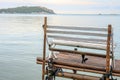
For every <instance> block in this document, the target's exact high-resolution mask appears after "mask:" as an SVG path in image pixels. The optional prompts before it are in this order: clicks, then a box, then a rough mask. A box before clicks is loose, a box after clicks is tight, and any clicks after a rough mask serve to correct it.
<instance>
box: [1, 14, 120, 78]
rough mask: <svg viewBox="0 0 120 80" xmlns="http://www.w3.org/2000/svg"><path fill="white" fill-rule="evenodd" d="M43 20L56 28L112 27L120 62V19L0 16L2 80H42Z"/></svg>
mask: <svg viewBox="0 0 120 80" xmlns="http://www.w3.org/2000/svg"><path fill="white" fill-rule="evenodd" d="M44 16H47V17H48V24H53V25H74V26H95V27H107V25H108V24H111V25H112V26H113V28H114V43H115V44H116V49H115V58H116V59H120V15H18V14H16V15H12V14H0V80H41V65H38V64H36V57H37V56H42V47H43V46H42V45H43V29H42V24H43V18H44ZM57 80H61V78H59V79H57ZM65 80H68V79H65Z"/></svg>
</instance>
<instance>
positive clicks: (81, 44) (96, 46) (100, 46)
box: [51, 39, 106, 50]
mask: <svg viewBox="0 0 120 80" xmlns="http://www.w3.org/2000/svg"><path fill="white" fill-rule="evenodd" d="M51 43H52V44H56V45H64V46H75V47H81V48H90V49H99V50H106V45H105V44H104V45H103V44H95V43H87V42H76V41H66V40H55V39H54V40H53V41H52V42H51Z"/></svg>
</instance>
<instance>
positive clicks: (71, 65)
mask: <svg viewBox="0 0 120 80" xmlns="http://www.w3.org/2000/svg"><path fill="white" fill-rule="evenodd" d="M57 57H58V58H57V59H55V60H54V61H53V62H54V66H55V67H61V68H65V69H71V70H79V71H86V72H94V73H100V74H104V73H105V72H106V69H105V66H106V61H105V60H106V58H102V57H94V56H85V57H86V58H88V60H87V61H86V62H85V63H81V61H82V57H81V55H79V54H71V53H63V52H60V54H57ZM47 60H48V59H47V58H46V61H47ZM42 62H43V60H42V58H41V57H38V58H37V63H38V64H42ZM112 74H113V75H114V76H120V60H115V68H114V69H113V73H112Z"/></svg>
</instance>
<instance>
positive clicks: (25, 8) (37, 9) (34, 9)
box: [0, 6, 55, 14]
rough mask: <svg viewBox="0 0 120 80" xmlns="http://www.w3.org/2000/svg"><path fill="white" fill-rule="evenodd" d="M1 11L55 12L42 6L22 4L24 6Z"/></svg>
mask: <svg viewBox="0 0 120 80" xmlns="http://www.w3.org/2000/svg"><path fill="white" fill-rule="evenodd" d="M0 13H12V14H15V13H26V14H28V13H39V14H55V13H54V11H53V10H51V9H48V8H46V7H40V6H34V7H33V6H32V7H31V6H30V7H28V6H22V7H15V8H7V9H0Z"/></svg>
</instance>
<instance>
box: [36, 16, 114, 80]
mask: <svg viewBox="0 0 120 80" xmlns="http://www.w3.org/2000/svg"><path fill="white" fill-rule="evenodd" d="M44 22H45V23H44V25H43V28H44V49H43V58H42V60H41V58H37V63H41V62H43V68H42V69H43V75H42V77H43V78H42V80H44V74H45V63H46V61H48V58H46V43H47V44H48V45H49V50H50V51H51V53H54V54H55V55H56V56H57V59H54V66H56V65H59V67H61V68H67V69H71V70H79V69H80V70H81V69H86V71H88V72H95V73H102V74H103V73H104V74H109V73H110V71H111V67H112V68H114V67H115V66H114V64H115V63H114V62H115V61H114V45H113V33H112V31H113V30H112V26H111V25H108V26H107V27H76V26H53V25H47V18H45V21H44ZM58 53H59V54H58ZM61 54H62V56H61ZM64 54H65V55H64ZM67 55H68V56H67ZM71 55H72V56H71ZM76 55H78V56H79V57H77V56H76ZM80 55H81V56H80ZM75 56H76V57H75ZM75 59H76V60H75ZM97 59H98V60H97ZM99 59H100V60H101V61H103V64H102V67H101V68H100V65H101V63H102V62H101V61H100V65H96V64H99V62H96V63H94V62H95V61H91V60H97V61H99ZM103 59H104V60H103ZM64 60H65V61H66V63H64ZM67 60H68V61H67ZM79 60H80V62H79ZM75 61H77V64H78V65H77V64H76V63H74V62H75ZM90 61H91V62H90ZM71 62H72V64H71ZM88 62H89V63H88ZM89 64H94V66H93V65H92V66H91V65H89ZM71 65H76V66H77V67H76V66H71ZM65 66H66V67H65ZM103 66H104V67H103ZM57 67H58V66H57ZM77 68H79V69H77ZM106 80H109V78H108V77H107V78H106Z"/></svg>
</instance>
